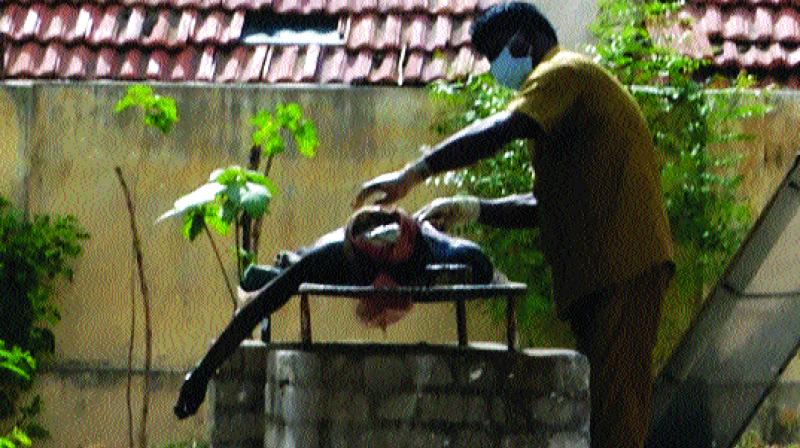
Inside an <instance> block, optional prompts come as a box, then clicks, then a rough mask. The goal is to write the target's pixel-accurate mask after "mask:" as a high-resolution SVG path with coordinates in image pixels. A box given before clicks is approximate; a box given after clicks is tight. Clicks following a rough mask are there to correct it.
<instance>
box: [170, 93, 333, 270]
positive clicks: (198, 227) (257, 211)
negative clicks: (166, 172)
mask: <svg viewBox="0 0 800 448" xmlns="http://www.w3.org/2000/svg"><path fill="white" fill-rule="evenodd" d="M250 124H251V125H253V126H254V127H255V130H254V131H253V133H252V134H251V139H252V142H253V146H254V150H256V151H257V150H258V149H259V148H260V150H261V155H262V156H263V157H264V158H267V160H268V162H267V164H266V169H265V170H264V173H263V174H262V173H260V172H258V167H257V166H256V167H255V169H246V168H243V167H241V166H238V165H233V166H229V167H227V168H219V169H216V170H214V171H213V172H212V173H211V175H210V176H209V181H208V182H207V183H206V184H204V185H202V186H201V187H199V188H198V189H196V190H195V191H193V192H191V193H189V194H187V195H185V196H183V197H181V198H180V199H178V200H177V201H175V205H174V207H173V208H172V209H171V210H169V211H168V212H166V213H164V214H163V215H162V216H161V217H159V218H158V220H157V221H156V222H158V221H161V220H163V219H166V218H169V217H171V216H178V215H182V216H183V225H182V233H183V235H184V236H185V237H186V238H187V239H188V240H189V241H194V240H195V239H196V238H197V236H198V235H199V234H200V233H201V232H202V231H203V230H204V229H205V228H208V229H211V230H213V231H214V232H216V233H219V234H221V235H227V234H228V233H229V232H230V229H231V227H234V229H235V230H236V232H237V242H236V247H235V248H234V250H233V253H234V254H235V256H236V265H237V270H238V272H239V274H240V276H241V273H242V272H243V271H244V269H245V268H246V267H247V266H249V265H250V264H253V263H256V262H257V259H256V258H257V251H256V250H244V248H243V246H245V245H244V243H243V241H238V235H239V234H240V233H241V234H242V238H243V239H244V238H245V237H248V238H253V235H252V233H248V234H245V233H244V232H243V230H244V225H245V223H248V225H249V223H250V222H252V221H256V222H258V221H257V220H259V219H261V218H263V217H264V216H265V215H267V214H269V205H270V203H271V201H272V198H273V197H275V196H276V195H277V194H278V188H277V186H276V185H275V183H274V182H272V180H270V179H269V177H268V175H269V169H270V168H271V166H272V160H273V159H274V157H275V156H277V155H279V154H281V153H283V152H284V151H285V150H286V145H287V140H286V139H285V137H286V136H287V134H288V136H290V137H291V141H292V142H294V146H295V148H296V149H297V151H298V152H299V153H300V154H301V155H302V156H304V157H306V158H313V157H314V156H315V154H316V150H317V147H318V146H319V140H318V139H317V129H316V126H315V125H314V123H313V122H312V121H311V120H310V119H307V118H305V117H304V115H303V110H302V108H301V107H300V105H298V104H297V103H288V104H283V103H280V104H278V105H277V106H276V107H275V109H274V111H271V112H270V111H267V110H259V111H258V112H257V113H256V115H255V116H253V117H252V118H251V119H250ZM244 218H248V219H244ZM251 230H252V229H251ZM251 247H252V245H251Z"/></svg>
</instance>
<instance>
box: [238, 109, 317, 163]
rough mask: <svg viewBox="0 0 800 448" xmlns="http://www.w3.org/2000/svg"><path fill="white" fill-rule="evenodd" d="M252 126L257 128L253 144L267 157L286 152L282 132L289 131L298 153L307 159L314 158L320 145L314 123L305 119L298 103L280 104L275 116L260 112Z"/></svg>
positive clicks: (252, 119)
mask: <svg viewBox="0 0 800 448" xmlns="http://www.w3.org/2000/svg"><path fill="white" fill-rule="evenodd" d="M250 124H252V125H253V126H255V127H256V130H255V131H253V134H252V140H253V144H254V145H256V146H260V147H261V148H262V150H263V151H264V152H263V154H264V156H266V157H269V156H273V155H277V154H280V153H282V152H283V151H284V149H285V147H286V145H285V143H284V139H283V136H282V135H281V131H282V130H286V131H288V132H289V133H290V134H291V135H292V136H293V137H294V142H295V145H296V147H297V151H298V152H299V153H300V154H302V155H303V156H305V157H309V158H311V157H314V153H315V152H316V148H317V146H318V145H319V142H318V140H317V130H316V127H315V126H314V123H313V122H312V121H311V120H308V119H305V118H303V110H302V109H301V108H300V105H298V104H297V103H289V104H278V105H277V106H276V107H275V113H274V114H272V113H270V112H269V111H266V110H260V111H258V113H257V114H256V116H255V117H253V118H251V119H250Z"/></svg>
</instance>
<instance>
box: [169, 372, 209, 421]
mask: <svg viewBox="0 0 800 448" xmlns="http://www.w3.org/2000/svg"><path fill="white" fill-rule="evenodd" d="M208 382H209V378H206V377H205V376H203V375H200V374H198V373H197V372H195V371H191V372H189V373H188V374H187V375H186V379H185V380H184V381H183V386H181V392H180V395H179V396H178V402H177V403H175V408H174V411H175V415H176V416H177V417H178V418H179V419H181V420H183V419H184V418H186V417H189V416H190V415H194V414H195V412H197V408H199V407H200V405H201V404H202V403H203V400H205V398H206V389H207V388H208Z"/></svg>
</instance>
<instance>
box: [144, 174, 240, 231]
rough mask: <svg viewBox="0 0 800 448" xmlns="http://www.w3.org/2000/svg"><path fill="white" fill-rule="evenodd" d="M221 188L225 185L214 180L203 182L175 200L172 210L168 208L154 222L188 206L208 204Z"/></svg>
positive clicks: (173, 214)
mask: <svg viewBox="0 0 800 448" xmlns="http://www.w3.org/2000/svg"><path fill="white" fill-rule="evenodd" d="M223 190H225V186H224V185H220V184H218V183H216V182H212V183H208V184H205V185H203V186H202V187H200V188H198V189H197V190H195V191H193V192H191V193H189V194H187V195H185V196H182V197H181V198H180V199H178V200H177V201H175V206H174V207H172V210H169V211H168V212H166V213H164V214H163V215H161V216H159V217H158V219H156V223H159V222H161V221H163V220H165V219H167V218H170V217H173V216H177V215H181V214H183V213H185V212H186V211H187V210H189V209H190V208H195V207H200V206H202V205H205V204H208V203H209V202H212V201H214V199H215V198H216V197H217V194H219V193H220V192H222V191H223Z"/></svg>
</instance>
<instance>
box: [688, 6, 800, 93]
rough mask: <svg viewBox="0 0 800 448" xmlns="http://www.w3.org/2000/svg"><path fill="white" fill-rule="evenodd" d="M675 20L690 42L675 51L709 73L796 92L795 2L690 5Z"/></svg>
mask: <svg viewBox="0 0 800 448" xmlns="http://www.w3.org/2000/svg"><path fill="white" fill-rule="evenodd" d="M680 18H681V19H682V20H681V23H682V28H684V29H685V30H688V31H689V33H688V34H689V36H688V37H689V38H688V39H685V40H682V41H680V42H676V43H675V46H676V47H678V48H680V49H681V50H682V51H683V52H684V53H686V54H688V55H691V56H693V57H698V58H705V59H708V60H709V61H710V62H711V71H713V72H720V73H729V74H733V73H736V72H738V71H739V70H741V69H744V70H746V71H747V72H750V73H753V74H756V75H758V76H759V78H760V79H761V81H762V82H764V83H770V82H773V81H774V82H776V83H779V84H785V85H787V86H789V87H793V88H800V47H798V45H800V1H797V0H690V1H688V2H687V5H686V6H685V7H684V9H683V10H682V11H681V13H680ZM675 31H678V30H675Z"/></svg>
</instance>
